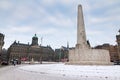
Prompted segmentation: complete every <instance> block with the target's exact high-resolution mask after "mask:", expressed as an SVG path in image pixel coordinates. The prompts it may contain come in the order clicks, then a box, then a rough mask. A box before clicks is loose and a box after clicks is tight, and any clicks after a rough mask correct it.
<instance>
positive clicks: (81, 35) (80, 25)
mask: <svg viewBox="0 0 120 80" xmlns="http://www.w3.org/2000/svg"><path fill="white" fill-rule="evenodd" d="M77 19H78V20H77V45H79V46H80V47H81V48H86V47H87V40H86V34H85V25H84V17H83V12H82V6H81V5H79V6H78V16H77Z"/></svg>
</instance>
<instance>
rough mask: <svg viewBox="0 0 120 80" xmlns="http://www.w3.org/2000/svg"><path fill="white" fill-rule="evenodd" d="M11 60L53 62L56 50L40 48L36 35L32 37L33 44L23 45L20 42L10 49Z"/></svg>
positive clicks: (48, 47) (45, 47) (47, 47)
mask: <svg viewBox="0 0 120 80" xmlns="http://www.w3.org/2000/svg"><path fill="white" fill-rule="evenodd" d="M8 53H9V56H10V57H9V60H13V59H18V60H23V61H26V60H27V61H31V60H32V59H33V60H34V61H52V60H53V58H54V50H53V49H52V48H51V47H50V46H39V45H38V37H37V36H36V34H35V35H34V36H33V37H32V43H31V44H29V43H28V44H23V43H20V42H19V41H18V42H16V41H14V43H13V44H12V45H11V46H10V47H9V48H8Z"/></svg>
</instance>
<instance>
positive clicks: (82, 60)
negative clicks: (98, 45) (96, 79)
mask: <svg viewBox="0 0 120 80" xmlns="http://www.w3.org/2000/svg"><path fill="white" fill-rule="evenodd" d="M66 64H71V65H72V64H73V65H112V63H111V62H110V55H109V51H107V50H103V49H87V48H84V49H81V48H77V47H76V48H75V49H72V50H69V62H68V63H66Z"/></svg>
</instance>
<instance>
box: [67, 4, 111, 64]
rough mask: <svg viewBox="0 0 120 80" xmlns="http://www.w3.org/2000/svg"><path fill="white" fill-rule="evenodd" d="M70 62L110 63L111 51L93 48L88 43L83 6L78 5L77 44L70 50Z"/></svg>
mask: <svg viewBox="0 0 120 80" xmlns="http://www.w3.org/2000/svg"><path fill="white" fill-rule="evenodd" d="M68 64H79V65H109V64H111V63H110V55H109V51H107V50H103V49H91V48H90V46H89V45H88V44H87V40H86V33H85V26H84V19H83V12H82V6H81V5H78V16H77V44H76V47H75V48H74V49H71V50H69V62H68Z"/></svg>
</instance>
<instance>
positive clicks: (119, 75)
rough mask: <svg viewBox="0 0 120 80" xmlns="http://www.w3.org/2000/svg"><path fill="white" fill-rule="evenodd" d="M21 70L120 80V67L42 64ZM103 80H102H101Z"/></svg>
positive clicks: (24, 67)
mask: <svg viewBox="0 0 120 80" xmlns="http://www.w3.org/2000/svg"><path fill="white" fill-rule="evenodd" d="M19 69H20V70H24V71H28V72H33V73H43V74H50V75H55V76H57V75H62V76H66V77H77V78H80V77H92V78H93V77H96V78H104V79H105V80H107V79H108V80H109V79H110V80H120V66H115V65H112V66H80V65H64V64H41V65H26V66H22V67H19ZM100 80H101V79H100Z"/></svg>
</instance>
